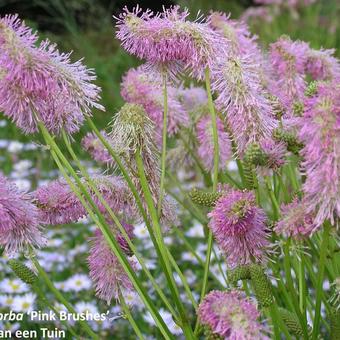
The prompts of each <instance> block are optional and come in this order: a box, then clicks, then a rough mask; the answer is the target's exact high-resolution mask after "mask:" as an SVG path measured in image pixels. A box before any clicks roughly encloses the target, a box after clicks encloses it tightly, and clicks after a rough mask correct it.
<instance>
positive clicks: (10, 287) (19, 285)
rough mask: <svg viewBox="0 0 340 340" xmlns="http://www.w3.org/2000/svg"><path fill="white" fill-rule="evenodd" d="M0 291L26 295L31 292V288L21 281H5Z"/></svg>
mask: <svg viewBox="0 0 340 340" xmlns="http://www.w3.org/2000/svg"><path fill="white" fill-rule="evenodd" d="M0 291H1V292H2V293H9V294H12V293H17V294H18V293H25V292H28V291H29V287H28V285H27V284H26V283H24V282H22V281H21V280H19V279H16V278H15V279H8V278H7V279H4V280H3V281H2V282H1V283H0Z"/></svg>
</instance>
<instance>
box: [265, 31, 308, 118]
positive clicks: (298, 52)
mask: <svg viewBox="0 0 340 340" xmlns="http://www.w3.org/2000/svg"><path fill="white" fill-rule="evenodd" d="M308 51H309V46H308V44H307V43H304V42H302V41H292V40H291V39H290V38H289V37H287V36H282V37H281V38H280V39H279V40H278V41H276V42H275V43H273V44H271V46H270V54H269V61H270V63H271V67H272V73H273V75H272V79H271V83H270V84H269V88H270V89H271V92H272V93H273V94H274V95H275V96H277V97H278V98H279V99H280V101H281V102H282V104H283V105H284V107H285V108H286V109H287V110H288V112H289V113H291V110H292V104H293V103H294V102H299V101H301V100H303V97H304V91H305V89H306V82H305V76H304V74H305V64H306V57H307V53H308Z"/></svg>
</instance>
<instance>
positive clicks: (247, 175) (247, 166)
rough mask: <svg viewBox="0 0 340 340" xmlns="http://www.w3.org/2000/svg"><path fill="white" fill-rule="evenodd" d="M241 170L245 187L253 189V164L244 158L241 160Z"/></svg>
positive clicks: (254, 175)
mask: <svg viewBox="0 0 340 340" xmlns="http://www.w3.org/2000/svg"><path fill="white" fill-rule="evenodd" d="M243 172H244V181H245V186H246V189H248V190H252V189H255V187H256V185H255V182H256V181H255V178H256V171H255V165H254V164H252V163H250V162H247V160H244V162H243Z"/></svg>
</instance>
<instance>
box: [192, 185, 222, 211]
mask: <svg viewBox="0 0 340 340" xmlns="http://www.w3.org/2000/svg"><path fill="white" fill-rule="evenodd" d="M189 196H190V198H191V200H192V201H193V202H194V203H196V204H199V205H204V206H206V207H213V206H214V205H215V204H216V201H217V200H218V199H219V198H220V197H221V196H222V193H221V192H204V191H201V190H198V189H197V188H194V189H192V190H191V192H190V194H189Z"/></svg>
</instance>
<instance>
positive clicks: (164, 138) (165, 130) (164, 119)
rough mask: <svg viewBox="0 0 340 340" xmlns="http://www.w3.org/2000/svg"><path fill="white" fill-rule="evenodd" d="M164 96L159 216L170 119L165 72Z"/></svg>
mask: <svg viewBox="0 0 340 340" xmlns="http://www.w3.org/2000/svg"><path fill="white" fill-rule="evenodd" d="M163 96H164V113H163V136H162V142H163V144H162V158H161V180H160V188H159V200H158V206H157V213H158V216H161V211H162V202H163V196H164V182H165V165H166V145H167V119H168V89H167V76H166V73H164V74H163Z"/></svg>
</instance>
